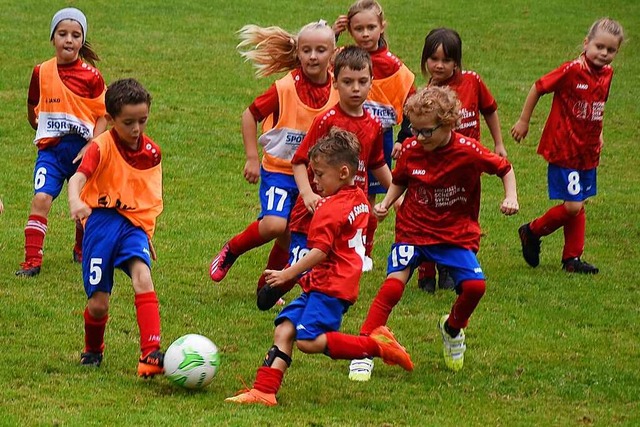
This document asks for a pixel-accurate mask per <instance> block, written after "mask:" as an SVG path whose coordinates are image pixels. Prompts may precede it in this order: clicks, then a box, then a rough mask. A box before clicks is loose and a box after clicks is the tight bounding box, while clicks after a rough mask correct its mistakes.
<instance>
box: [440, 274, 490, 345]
mask: <svg viewBox="0 0 640 427" xmlns="http://www.w3.org/2000/svg"><path fill="white" fill-rule="evenodd" d="M459 289H460V294H459V295H458V298H457V299H456V301H455V302H454V303H453V307H451V312H450V313H449V319H448V320H447V324H446V327H447V332H449V334H450V335H451V336H452V337H455V336H456V335H458V332H460V329H463V328H466V327H467V324H468V323H469V318H470V317H471V314H472V313H473V311H474V310H475V309H476V307H477V306H478V303H479V302H480V299H481V298H482V296H483V295H484V292H485V289H486V284H485V281H484V280H465V281H463V282H461V283H460V285H459Z"/></svg>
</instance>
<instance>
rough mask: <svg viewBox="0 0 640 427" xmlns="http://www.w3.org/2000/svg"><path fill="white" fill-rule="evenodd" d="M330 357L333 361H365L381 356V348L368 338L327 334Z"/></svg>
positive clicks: (333, 333)
mask: <svg viewBox="0 0 640 427" xmlns="http://www.w3.org/2000/svg"><path fill="white" fill-rule="evenodd" d="M325 336H326V337H327V350H328V353H329V354H328V356H329V357H330V358H332V359H346V360H351V359H364V358H365V357H378V356H380V347H379V346H378V344H377V343H376V342H375V341H374V340H373V339H371V338H370V337H368V336H362V335H361V336H355V335H347V334H343V333H342V332H327V333H326V334H325Z"/></svg>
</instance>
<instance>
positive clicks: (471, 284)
mask: <svg viewBox="0 0 640 427" xmlns="http://www.w3.org/2000/svg"><path fill="white" fill-rule="evenodd" d="M486 289H487V284H486V282H485V281H484V280H466V281H464V282H462V293H463V294H464V295H465V296H469V297H471V298H474V299H476V300H479V299H480V298H482V297H483V295H484V293H485V291H486Z"/></svg>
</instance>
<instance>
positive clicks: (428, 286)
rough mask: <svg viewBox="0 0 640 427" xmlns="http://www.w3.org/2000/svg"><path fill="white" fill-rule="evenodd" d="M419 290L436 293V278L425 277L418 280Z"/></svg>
mask: <svg viewBox="0 0 640 427" xmlns="http://www.w3.org/2000/svg"><path fill="white" fill-rule="evenodd" d="M418 288H420V289H422V290H423V291H425V292H427V293H430V294H433V293H435V291H436V278H435V277H423V278H422V279H418Z"/></svg>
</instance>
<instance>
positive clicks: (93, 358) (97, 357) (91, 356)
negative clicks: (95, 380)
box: [80, 353, 102, 368]
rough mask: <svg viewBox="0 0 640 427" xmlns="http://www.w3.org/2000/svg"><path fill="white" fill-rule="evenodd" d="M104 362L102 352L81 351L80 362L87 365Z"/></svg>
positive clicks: (98, 364)
mask: <svg viewBox="0 0 640 427" xmlns="http://www.w3.org/2000/svg"><path fill="white" fill-rule="evenodd" d="M101 363H102V353H80V364H81V365H85V366H95V367H96V368H97V367H98V366H100V364H101Z"/></svg>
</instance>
